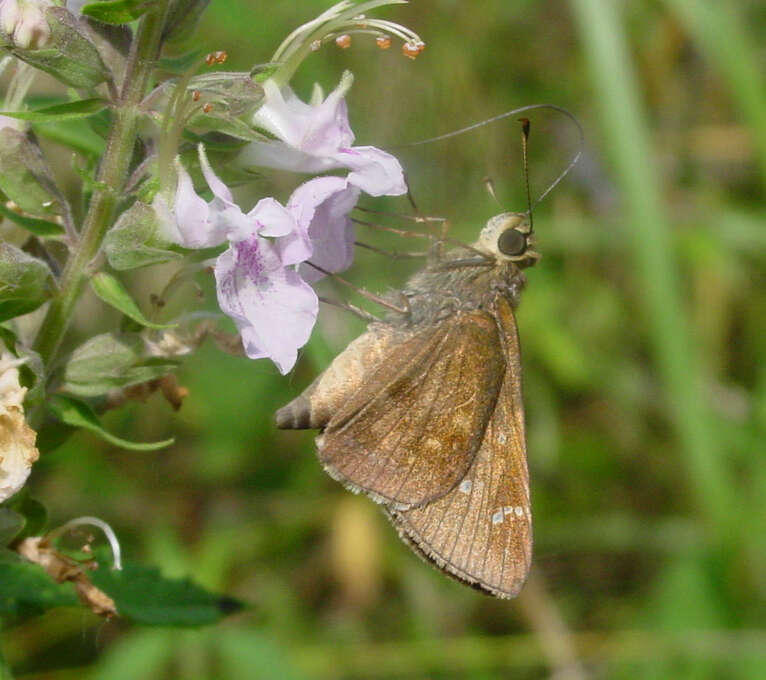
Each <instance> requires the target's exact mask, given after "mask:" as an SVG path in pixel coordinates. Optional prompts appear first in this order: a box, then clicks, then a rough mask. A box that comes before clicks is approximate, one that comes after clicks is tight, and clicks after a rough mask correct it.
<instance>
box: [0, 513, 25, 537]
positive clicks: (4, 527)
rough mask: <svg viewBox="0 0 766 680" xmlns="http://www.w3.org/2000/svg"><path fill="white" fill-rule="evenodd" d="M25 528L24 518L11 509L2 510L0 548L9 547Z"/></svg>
mask: <svg viewBox="0 0 766 680" xmlns="http://www.w3.org/2000/svg"><path fill="white" fill-rule="evenodd" d="M23 528H24V518H23V517H22V516H21V515H20V514H19V513H18V512H14V511H13V510H11V509H10V508H0V546H6V545H8V544H9V543H10V542H11V541H12V540H13V539H14V538H16V536H18V534H19V532H20V531H21V530H22V529H23Z"/></svg>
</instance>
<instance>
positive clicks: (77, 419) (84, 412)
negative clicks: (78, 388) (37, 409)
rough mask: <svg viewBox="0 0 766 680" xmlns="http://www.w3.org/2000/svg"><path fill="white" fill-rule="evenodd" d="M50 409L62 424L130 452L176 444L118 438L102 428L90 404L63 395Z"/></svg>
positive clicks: (49, 406)
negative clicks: (81, 429) (95, 435)
mask: <svg viewBox="0 0 766 680" xmlns="http://www.w3.org/2000/svg"><path fill="white" fill-rule="evenodd" d="M48 408H49V409H50V411H51V413H53V415H55V416H56V417H57V418H58V419H59V420H60V421H61V422H62V423H66V424H67V425H72V426H73V427H81V428H83V429H85V430H90V431H91V432H94V433H96V434H97V435H98V436H99V437H101V438H102V439H104V440H106V441H108V442H109V443H110V444H114V445H115V446H119V447H121V448H123V449H128V450H130V451H156V450H157V449H163V448H165V447H166V446H171V445H172V444H173V443H174V442H175V439H173V438H170V439H166V440H164V441H160V442H146V443H136V442H129V441H126V440H125V439H121V438H120V437H116V436H115V435H113V434H111V433H110V432H107V431H106V430H105V429H104V428H103V427H102V426H101V423H100V422H99V420H98V416H96V414H95V413H94V412H93V409H91V407H90V406H88V404H86V403H85V402H83V401H79V400H78V399H74V398H72V397H66V396H64V395H62V394H58V395H55V396H54V397H52V398H51V400H50V401H49V402H48Z"/></svg>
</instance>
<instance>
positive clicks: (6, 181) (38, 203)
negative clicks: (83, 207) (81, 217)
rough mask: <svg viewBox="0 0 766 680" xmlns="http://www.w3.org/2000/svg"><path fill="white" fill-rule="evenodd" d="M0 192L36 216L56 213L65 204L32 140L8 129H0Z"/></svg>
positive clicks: (41, 154) (38, 148) (38, 149)
mask: <svg viewBox="0 0 766 680" xmlns="http://www.w3.org/2000/svg"><path fill="white" fill-rule="evenodd" d="M0 190H2V192H3V193H4V194H5V195H6V196H7V197H8V198H9V199H11V200H12V201H13V202H14V203H16V204H17V205H18V206H19V208H21V210H23V211H24V212H25V213H28V214H29V215H34V216H36V217H44V218H47V217H48V216H49V215H53V214H57V213H60V212H61V206H62V205H64V204H65V203H66V199H64V197H63V195H62V194H61V192H60V191H59V189H58V187H57V186H56V182H55V181H54V179H53V175H52V174H51V171H50V168H49V166H48V162H47V161H46V159H45V157H44V156H43V153H42V151H41V150H40V147H39V145H38V144H37V142H36V140H34V139H33V138H31V137H30V136H28V135H27V134H26V133H24V132H20V131H19V130H14V129H13V128H12V127H4V128H3V129H1V130H0Z"/></svg>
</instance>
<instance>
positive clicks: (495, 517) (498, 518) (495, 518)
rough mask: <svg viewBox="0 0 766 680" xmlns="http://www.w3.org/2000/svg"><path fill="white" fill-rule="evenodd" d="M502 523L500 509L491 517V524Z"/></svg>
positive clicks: (501, 510)
mask: <svg viewBox="0 0 766 680" xmlns="http://www.w3.org/2000/svg"><path fill="white" fill-rule="evenodd" d="M502 521H503V509H502V508H500V510H498V511H497V512H496V513H495V514H494V515H492V524H500V522H502Z"/></svg>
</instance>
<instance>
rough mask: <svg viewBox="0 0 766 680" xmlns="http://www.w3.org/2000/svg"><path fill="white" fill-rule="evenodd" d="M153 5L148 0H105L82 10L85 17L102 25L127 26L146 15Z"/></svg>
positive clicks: (86, 6)
mask: <svg viewBox="0 0 766 680" xmlns="http://www.w3.org/2000/svg"><path fill="white" fill-rule="evenodd" d="M153 4H154V3H152V2H149V1H148V0H105V1H104V2H93V3H90V4H88V5H85V6H84V7H83V8H82V10H81V11H82V13H83V14H84V15H85V16H86V17H90V18H91V19H95V20H96V21H100V22H102V23H104V24H129V23H130V22H131V21H135V20H136V19H138V18H140V17H141V16H142V15H143V14H145V13H146V10H148V9H149V8H150V7H151V6H152V5H153Z"/></svg>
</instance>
